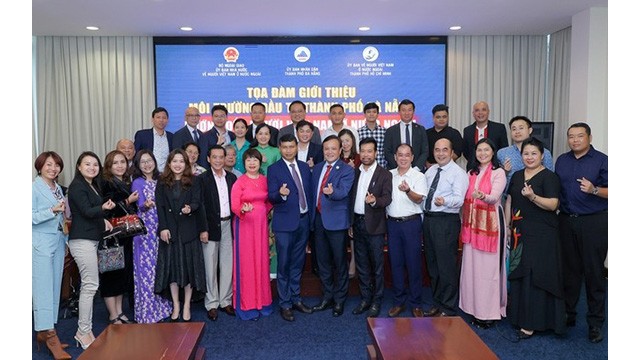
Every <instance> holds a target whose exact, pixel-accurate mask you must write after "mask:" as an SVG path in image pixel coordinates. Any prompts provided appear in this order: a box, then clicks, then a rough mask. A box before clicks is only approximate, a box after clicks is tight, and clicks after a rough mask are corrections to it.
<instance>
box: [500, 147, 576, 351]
mask: <svg viewBox="0 0 640 360" xmlns="http://www.w3.org/2000/svg"><path fill="white" fill-rule="evenodd" d="M521 152H522V160H523V162H524V165H525V168H524V169H523V170H520V171H517V172H515V173H514V174H513V177H512V178H511V183H510V184H509V188H508V189H509V191H508V194H509V195H508V197H507V203H506V208H507V214H511V218H510V219H509V220H510V224H511V253H510V256H509V260H510V265H509V269H510V274H509V280H510V302H509V305H508V306H507V317H508V318H509V320H510V321H511V323H512V324H513V325H514V326H515V327H517V328H519V330H518V332H517V336H518V338H520V339H528V338H530V337H531V336H532V335H533V333H534V331H545V330H549V329H552V330H553V331H554V332H555V333H556V334H563V333H565V332H566V323H565V305H564V298H563V290H562V273H561V269H562V266H561V263H560V237H559V232H558V217H557V215H556V209H557V208H558V198H559V196H560V180H559V179H558V176H557V175H556V174H555V173H554V172H553V171H551V170H549V169H546V168H545V167H544V166H543V165H542V158H543V154H544V146H543V144H542V142H541V141H540V140H538V139H536V138H529V139H527V140H525V141H524V142H523V144H522V150H521Z"/></svg>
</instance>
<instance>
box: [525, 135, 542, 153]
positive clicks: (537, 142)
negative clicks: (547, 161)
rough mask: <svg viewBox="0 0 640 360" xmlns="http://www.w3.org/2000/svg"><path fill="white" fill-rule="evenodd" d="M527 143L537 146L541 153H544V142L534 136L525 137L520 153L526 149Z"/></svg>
mask: <svg viewBox="0 0 640 360" xmlns="http://www.w3.org/2000/svg"><path fill="white" fill-rule="evenodd" d="M527 145H532V146H535V147H536V148H537V149H538V151H540V154H542V155H544V143H543V142H542V141H540V140H538V139H537V138H536V137H533V136H532V137H530V138H528V139H525V141H523V142H522V147H521V148H520V154H522V151H524V147H525V146H527Z"/></svg>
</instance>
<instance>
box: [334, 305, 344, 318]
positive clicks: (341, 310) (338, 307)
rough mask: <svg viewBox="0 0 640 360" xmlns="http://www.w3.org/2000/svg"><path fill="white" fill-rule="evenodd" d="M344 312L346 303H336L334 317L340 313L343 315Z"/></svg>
mask: <svg viewBox="0 0 640 360" xmlns="http://www.w3.org/2000/svg"><path fill="white" fill-rule="evenodd" d="M342 313H344V304H336V305H335V306H334V307H333V313H332V314H333V316H334V317H338V316H340V315H342Z"/></svg>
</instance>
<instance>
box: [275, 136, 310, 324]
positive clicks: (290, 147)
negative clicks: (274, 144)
mask: <svg viewBox="0 0 640 360" xmlns="http://www.w3.org/2000/svg"><path fill="white" fill-rule="evenodd" d="M278 147H279V148H280V154H281V155H282V158H281V159H280V160H278V161H277V162H275V163H274V164H273V165H271V166H269V169H268V171H267V174H269V175H268V176H267V184H268V189H269V201H271V203H272V204H273V219H272V222H271V228H272V230H273V232H274V234H275V236H276V250H277V254H278V280H277V288H278V298H279V304H280V315H281V316H282V318H283V319H285V320H286V321H293V320H294V317H293V311H292V308H293V309H295V310H298V311H300V312H303V313H305V314H310V313H312V312H313V310H311V308H310V307H308V306H307V305H305V304H304V303H303V302H302V299H301V297H300V278H301V277H302V268H303V266H304V259H305V249H306V247H307V239H308V238H309V226H310V222H309V221H310V218H311V216H310V214H309V208H310V204H312V202H311V201H312V197H313V196H312V192H311V170H310V169H309V165H307V164H306V163H305V162H303V161H299V160H297V159H296V152H297V150H298V142H297V141H296V138H295V136H293V135H292V134H287V135H285V136H283V137H281V138H280V140H279V145H278Z"/></svg>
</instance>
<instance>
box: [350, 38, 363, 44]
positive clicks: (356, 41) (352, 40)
mask: <svg viewBox="0 0 640 360" xmlns="http://www.w3.org/2000/svg"><path fill="white" fill-rule="evenodd" d="M349 42H350V43H352V44H357V43H359V42H360V39H351V40H349Z"/></svg>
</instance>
